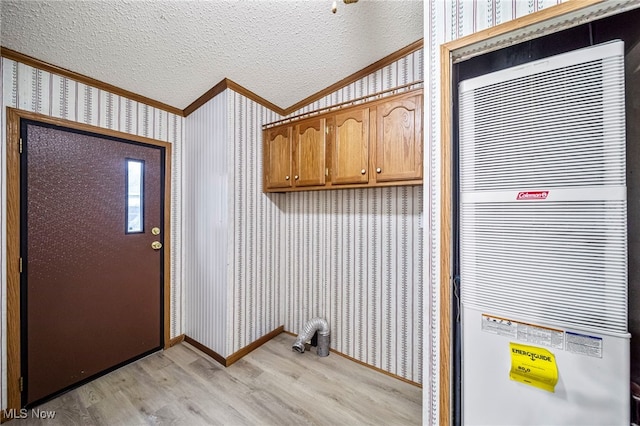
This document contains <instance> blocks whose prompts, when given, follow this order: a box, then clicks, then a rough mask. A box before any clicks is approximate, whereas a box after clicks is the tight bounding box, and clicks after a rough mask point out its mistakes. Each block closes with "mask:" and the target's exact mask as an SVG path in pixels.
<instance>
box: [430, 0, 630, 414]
mask: <svg viewBox="0 0 640 426" xmlns="http://www.w3.org/2000/svg"><path fill="white" fill-rule="evenodd" d="M635 7H638V6H637V5H636V6H634V5H633V4H632V3H631V2H629V3H625V2H619V3H617V2H607V1H606V0H568V1H567V2H565V3H561V4H559V5H557V6H553V7H550V8H548V9H543V10H541V11H539V12H536V13H532V14H530V15H526V16H524V17H521V18H518V19H515V20H513V21H509V22H505V23H504V24H500V25H497V26H495V27H492V28H489V29H486V30H484V31H480V32H478V33H475V34H471V35H469V36H466V37H462V38H460V39H457V40H454V41H451V42H449V43H445V44H442V45H441V46H440V73H441V74H440V168H441V170H440V179H441V180H440V182H441V183H440V191H441V192H440V251H439V256H440V262H439V263H440V266H439V271H440V283H439V284H440V289H439V296H440V303H439V308H440V316H439V322H440V324H439V333H440V336H439V340H438V341H439V346H440V350H439V355H440V366H439V367H440V369H439V381H438V385H439V401H438V404H439V405H438V407H439V413H440V415H439V422H440V425H450V424H451V419H452V414H453V411H452V410H453V404H452V381H453V379H452V369H451V366H452V365H451V361H452V350H451V349H452V337H453V336H452V334H451V321H452V318H451V314H452V312H451V303H452V292H451V284H452V279H453V276H452V267H453V263H452V256H453V253H452V248H453V246H452V237H453V228H452V223H453V222H452V213H453V209H452V207H453V206H452V200H453V198H452V195H453V194H452V179H453V176H452V173H453V167H452V166H453V164H452V160H453V157H452V154H453V152H452V140H451V138H452V126H453V120H454V119H455V117H453V114H452V111H451V108H452V99H451V97H452V90H453V86H452V84H453V80H452V67H453V63H454V58H457V57H467V56H468V57H471V56H477V55H481V54H483V53H487V52H489V51H492V50H496V49H499V48H501V47H506V46H509V45H512V44H514V43H517V42H520V41H524V40H530V39H533V38H537V37H541V36H543V35H547V34H550V33H553V32H557V31H561V30H563V29H566V28H569V27H571V26H575V25H581V24H585V23H588V22H592V21H595V20H597V19H601V18H602V17H604V16H611V15H614V14H617V13H622V12H625V11H627V10H631V9H632V8H635ZM600 10H602V12H600ZM518 39H520V40H518Z"/></svg>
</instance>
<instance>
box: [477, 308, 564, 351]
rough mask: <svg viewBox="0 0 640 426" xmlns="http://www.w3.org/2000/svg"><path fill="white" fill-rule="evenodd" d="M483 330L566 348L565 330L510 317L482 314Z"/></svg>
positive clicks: (534, 342) (533, 343) (539, 343)
mask: <svg viewBox="0 0 640 426" xmlns="http://www.w3.org/2000/svg"><path fill="white" fill-rule="evenodd" d="M482 331H486V332H488V333H493V334H498V335H500V336H508V337H511V338H513V339H517V340H519V341H521V342H526V343H530V344H532V345H545V346H549V347H552V348H556V349H564V332H563V331H562V330H556V329H554V328H547V327H541V326H539V325H534V324H527V323H523V322H518V321H513V320H510V319H505V318H499V317H493V316H490V315H485V314H483V315H482Z"/></svg>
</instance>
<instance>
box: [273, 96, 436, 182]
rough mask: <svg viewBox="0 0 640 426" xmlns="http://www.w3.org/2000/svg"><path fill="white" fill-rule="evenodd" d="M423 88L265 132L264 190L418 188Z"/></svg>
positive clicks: (290, 122)
mask: <svg viewBox="0 0 640 426" xmlns="http://www.w3.org/2000/svg"><path fill="white" fill-rule="evenodd" d="M422 99H423V97H422V89H419V90H414V91H411V92H405V93H401V94H396V95H391V96H387V97H383V98H378V99H375V100H373V101H370V102H364V103H360V104H356V105H351V106H348V107H344V108H339V109H338V108H336V109H334V110H330V111H327V112H324V113H319V114H316V115H313V116H311V117H306V118H302V119H299V120H296V119H291V118H290V119H287V120H286V123H284V124H276V123H274V124H270V125H266V126H265V127H267V128H266V129H265V130H264V131H263V157H264V158H263V169H264V178H263V191H265V192H288V191H311V190H321V189H332V188H333V189H338V188H358V187H360V188H363V187H375V186H395V185H420V184H422V163H423V159H422V155H423V154H422V144H423V141H422Z"/></svg>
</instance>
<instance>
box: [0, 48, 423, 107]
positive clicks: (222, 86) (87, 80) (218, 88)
mask: <svg viewBox="0 0 640 426" xmlns="http://www.w3.org/2000/svg"><path fill="white" fill-rule="evenodd" d="M423 46H424V39H420V40H417V41H415V42H413V43H411V44H410V45H408V46H405V47H403V48H402V49H400V50H397V51H395V52H393V53H392V54H390V55H388V56H385V57H384V58H382V59H380V60H379V61H376V62H374V63H373V64H371V65H369V66H367V67H365V68H363V69H361V70H360V71H356V72H355V73H353V74H351V75H350V76H348V77H346V78H343V79H342V80H340V81H338V82H336V83H334V84H332V85H331V86H329V87H327V88H325V89H322V90H320V91H319V92H317V93H314V94H313V95H311V96H308V97H306V98H305V99H303V100H301V101H300V102H297V103H296V104H294V105H291V106H290V107H288V108H282V107H279V106H278V105H275V104H273V103H272V102H269V101H268V100H266V99H265V98H263V97H261V96H259V95H257V94H255V93H254V92H252V91H251V90H249V89H247V88H245V87H243V86H241V85H240V84H238V83H236V82H234V81H232V80H230V79H228V78H224V79H222V80H221V81H220V82H219V83H217V84H216V85H215V86H213V87H212V88H211V89H209V90H207V91H206V92H205V93H203V94H202V95H201V96H200V97H199V98H198V99H196V100H195V101H193V102H192V103H191V104H189V106H187V107H186V108H185V109H183V110H181V109H179V108H176V107H172V106H171V105H167V104H165V103H162V102H159V101H156V100H154V99H151V98H147V97H145V96H142V95H139V94H137V93H134V92H130V91H128V90H125V89H122V88H120V87H117V86H114V85H112V84H109V83H105V82H103V81H100V80H96V79H94V78H91V77H87V76H86V75H83V74H79V73H77V72H74V71H70V70H68V69H65V68H62V67H59V66H57V65H53V64H50V63H48V62H45V61H41V60H39V59H36V58H33V57H31V56H28V55H25V54H23V53H20V52H17V51H15V50H11V49H7V48H5V47H0V56H3V57H5V58H7V59H11V60H14V61H17V62H21V63H23V64H26V65H29V66H32V67H34V68H38V69H41V70H44V71H48V72H51V73H54V74H58V75H61V76H63V77H67V78H71V79H73V80H76V81H79V82H81V83H84V84H87V85H89V86H93V87H96V88H98V89H102V90H105V91H108V92H111V93H113V94H116V95H119V96H123V97H126V98H129V99H132V100H135V101H138V102H141V103H144V104H147V105H149V106H152V107H155V108H158V109H161V110H164V111H167V112H170V113H172V114H176V115H179V116H181V117H187V116H189V115H190V114H191V113H193V112H194V111H196V110H197V109H198V108H200V107H201V106H202V105H204V104H205V103H207V102H208V101H210V100H211V99H213V98H214V97H215V96H217V95H219V94H220V93H222V92H223V91H225V90H226V89H231V90H233V91H234V92H236V93H238V94H240V95H243V96H245V97H247V98H248V99H251V100H253V101H255V102H256V103H258V104H260V105H262V106H264V107H265V108H268V109H270V110H271V111H274V112H276V113H277V114H280V115H282V116H285V115H289V114H291V113H293V112H295V111H297V110H299V109H300V108H303V107H305V106H307V105H309V104H311V103H313V102H315V101H317V100H319V99H322V98H323V97H325V96H327V95H329V94H331V93H333V92H335V91H336V90H339V89H342V88H343V87H346V86H348V85H349V84H351V83H353V82H355V81H358V80H360V79H361V78H363V77H365V76H367V75H369V74H371V73H373V72H376V71H378V70H379V69H382V68H384V67H386V66H387V65H389V64H391V63H393V62H395V61H397V60H399V59H400V58H402V57H404V56H406V55H408V54H410V53H413V52H415V51H417V50H419V49H421V48H422V47H423Z"/></svg>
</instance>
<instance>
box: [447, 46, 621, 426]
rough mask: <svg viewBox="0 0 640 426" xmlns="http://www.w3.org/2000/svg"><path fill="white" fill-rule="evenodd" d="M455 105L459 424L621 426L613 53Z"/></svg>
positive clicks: (512, 81)
mask: <svg viewBox="0 0 640 426" xmlns="http://www.w3.org/2000/svg"><path fill="white" fill-rule="evenodd" d="M459 96H460V97H459V106H460V121H459V122H460V128H459V130H460V163H459V164H460V175H459V178H460V234H459V235H460V289H461V308H462V314H461V315H462V316H461V321H462V421H463V423H464V424H466V425H510V426H513V425H629V411H630V409H629V398H630V392H629V383H630V380H629V340H630V335H629V334H628V330H627V201H626V196H627V191H626V179H625V106H624V96H625V92H624V45H623V42H621V41H613V42H609V43H605V44H601V45H597V46H593V47H589V48H585V49H580V50H577V51H573V52H570V53H566V54H562V55H558V56H554V57H551V58H547V59H543V60H538V61H535V62H531V63H528V64H525V65H522V66H517V67H513V68H510V69H506V70H502V71H498V72H494V73H491V74H487V75H483V76H481V77H477V78H473V79H469V80H466V81H463V82H462V83H460V86H459Z"/></svg>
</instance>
